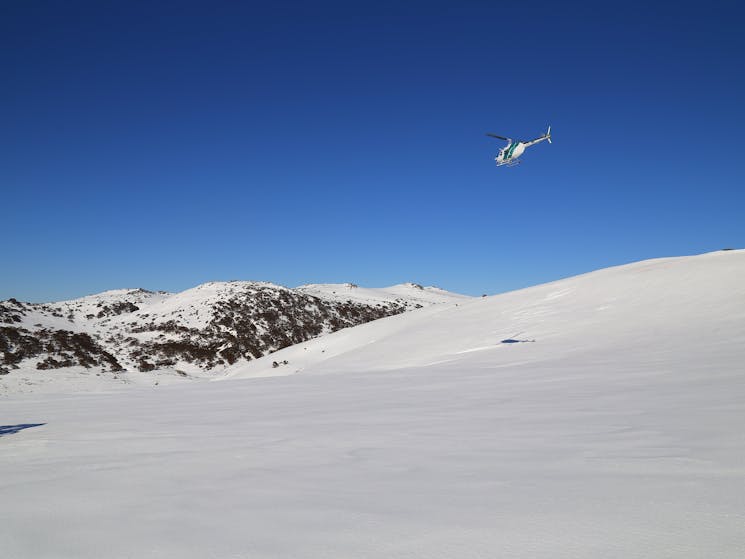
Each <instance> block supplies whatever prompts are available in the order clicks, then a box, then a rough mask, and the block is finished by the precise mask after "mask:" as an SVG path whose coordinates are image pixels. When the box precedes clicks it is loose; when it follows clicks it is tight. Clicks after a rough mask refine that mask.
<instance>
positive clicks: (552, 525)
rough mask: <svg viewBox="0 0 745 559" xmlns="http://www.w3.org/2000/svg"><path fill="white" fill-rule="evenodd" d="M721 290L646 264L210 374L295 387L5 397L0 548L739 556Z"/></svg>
mask: <svg viewBox="0 0 745 559" xmlns="http://www.w3.org/2000/svg"><path fill="white" fill-rule="evenodd" d="M743 278H745V251H732V252H721V253H711V254H705V255H701V256H695V257H685V258H668V259H660V260H652V261H646V262H640V263H636V264H631V265H628V266H622V267H618V268H611V269H607V270H601V271H598V272H594V273H591V274H586V275H583V276H578V277H575V278H570V279H566V280H562V281H557V282H554V283H551V284H547V285H542V286H538V287H534V288H530V289H525V290H521V291H517V292H513V293H507V294H503V295H499V296H494V297H489V298H484V299H475V300H471V301H468V302H464V303H459V304H458V305H457V306H454V305H453V306H448V307H445V306H440V307H430V308H424V309H420V310H417V311H413V312H411V313H406V314H401V315H397V316H393V317H389V318H384V319H381V320H378V321H375V322H371V323H367V324H364V325H362V326H358V327H355V328H350V329H345V330H342V331H339V332H336V333H334V334H330V335H327V336H324V337H321V338H317V339H315V340H312V341H311V342H308V343H305V344H301V345H299V346H297V347H290V348H286V349H284V350H281V351H279V352H277V353H275V354H273V355H271V356H268V357H265V358H262V359H258V360H256V361H253V362H250V363H248V364H243V365H240V366H238V365H236V367H235V368H234V369H233V370H232V371H231V374H232V375H233V376H234V377H252V376H265V375H272V374H277V371H280V370H281V371H283V373H294V372H295V371H296V370H297V371H298V373H297V374H286V375H285V376H275V377H272V378H253V379H248V380H242V379H237V378H232V379H228V380H224V381H220V382H211V383H194V384H179V385H175V386H168V387H164V386H160V387H158V388H152V387H147V388H145V387H141V388H133V389H131V390H127V391H119V392H112V393H108V394H79V395H43V394H31V395H13V396H9V397H6V398H4V399H2V400H0V418H1V420H0V423H1V424H2V425H0V495H2V499H0V550H2V554H1V555H2V556H4V557H13V558H18V559H24V558H34V559H44V558H68V557H69V558H73V557H74V558H99V557H107V558H125V557H136V558H138V559H139V558H200V559H201V558H205V557H216V558H252V559H253V558H288V557H303V558H349V557H356V558H357V557H359V558H391V557H406V558H433V557H442V558H454V557H457V558H459V559H463V558H466V559H468V558H492V557H521V558H531V559H535V558H546V559H548V558H551V559H556V558H560V559H561V558H567V559H568V558H572V559H575V558H587V559H589V558H593V559H596V558H599V557H603V558H623V559H629V558H639V559H641V558H645V559H646V558H649V557H655V558H673V557H675V558H679V557H691V558H694V557H695V558H704V557H705V558H724V557H726V558H733V559H735V558H741V557H745V429H744V428H743V425H745V281H743ZM278 359H287V360H288V361H290V362H292V363H297V364H298V366H296V367H295V368H289V367H286V368H281V367H280V368H273V367H272V366H271V361H273V360H274V361H276V360H278ZM301 359H302V363H301V362H300V360H301ZM291 369H292V370H291Z"/></svg>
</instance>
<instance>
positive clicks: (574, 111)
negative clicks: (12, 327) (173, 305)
mask: <svg viewBox="0 0 745 559" xmlns="http://www.w3.org/2000/svg"><path fill="white" fill-rule="evenodd" d="M743 15H744V14H743V10H742V9H741V8H739V7H738V4H737V3H736V2H718V1H716V0H715V1H710V2H706V3H703V4H702V3H701V2H618V3H606V2H586V3H575V2H540V1H530V2H493V1H484V2H468V1H465V2H464V1H457V2H456V1H453V2H437V1H431V0H429V1H427V2H387V1H382V2H369V3H362V2H346V1H345V2H237V1H215V0H212V1H209V2H208V1H199V2H195V1H183V0H179V1H172V2H163V1H147V2H145V1H133V0H126V1H100V0H96V1H90V2H82V1H77V0H70V1H65V2H58V1H49V2H45V1H40V0H38V1H37V0H35V1H33V2H31V1H28V0H6V1H4V2H2V3H0V69H1V70H2V74H1V76H2V78H0V79H1V80H2V86H1V87H0V192H1V199H0V204H1V207H2V209H3V211H2V212H1V214H0V215H2V219H0V235H1V237H0V238H1V239H2V260H0V262H2V264H0V266H1V267H2V270H1V272H0V299H5V298H9V297H16V298H18V299H22V300H32V301H45V300H59V299H64V298H73V297H78V296H82V295H85V294H89V293H94V292H98V291H103V290H106V289H113V288H121V287H144V288H147V289H163V290H169V291H178V290H182V289H186V288H189V287H192V286H195V285H197V284H199V283H201V282H204V281H210V280H230V279H252V280H266V281H273V282H276V283H280V284H284V285H288V286H295V285H299V284H302V283H311V282H345V281H352V282H355V283H359V284H361V285H366V286H372V287H379V286H384V285H390V284H394V283H400V282H404V281H415V282H418V283H422V284H427V285H430V284H434V285H438V286H440V287H443V288H445V289H449V290H452V291H458V292H463V293H470V294H474V295H478V294H481V293H496V292H501V291H506V290H510V289H515V288H520V287H525V286H528V285H534V284H537V283H542V282H545V281H551V280H554V279H559V278H561V277H566V276H569V275H574V274H578V273H582V272H586V271H590V270H593V269H597V268H602V267H606V266H610V265H615V264H623V263H626V262H630V261H635V260H641V259H645V258H652V257H659V256H674V255H685V254H695V253H700V252H706V251H710V250H717V249H720V248H724V247H742V246H743V245H745V242H744V239H745V194H744V190H745V188H744V186H745V181H743V179H744V178H745V171H744V169H743V155H742V154H743V152H744V148H745V139H743V127H744V126H745V101H744V100H745V72H744V71H743V58H745V34H743V33H742V22H743V20H744V19H743ZM549 123H550V124H551V125H552V131H553V139H554V143H553V144H552V145H548V144H547V143H545V142H544V143H542V144H539V145H537V146H535V147H533V148H531V149H530V150H529V151H528V152H527V153H526V154H525V155H524V156H523V160H524V161H523V164H522V165H520V166H518V167H515V168H496V167H495V166H494V161H493V157H494V155H495V152H496V149H497V148H498V146H499V145H500V142H498V141H496V140H492V139H490V138H487V137H486V136H485V135H484V133H485V132H494V133H497V134H503V135H508V136H515V137H523V138H526V137H527V138H530V137H534V136H537V135H539V134H540V133H541V132H542V131H543V130H544V129H545V126H546V125H547V124H549Z"/></svg>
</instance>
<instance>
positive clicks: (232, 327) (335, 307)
mask: <svg viewBox="0 0 745 559" xmlns="http://www.w3.org/2000/svg"><path fill="white" fill-rule="evenodd" d="M468 298H469V297H466V296H463V295H457V294H453V293H448V292H446V291H442V290H439V289H437V288H431V287H426V288H425V287H422V286H418V285H416V284H403V285H399V286H393V287H390V288H383V289H369V288H358V287H357V286H355V285H353V284H339V285H332V284H329V285H316V286H303V287H300V288H295V289H290V288H286V287H282V286H279V285H274V284H271V283H266V282H246V281H233V282H210V283H205V284H202V285H199V286H197V287H195V288H192V289H189V290H186V291H183V292H181V293H173V294H171V293H166V292H162V291H161V292H152V291H147V290H144V289H120V290H113V291H106V292H103V293H99V294H96V295H91V296H87V297H83V298H80V299H74V300H70V301H62V302H58V303H48V304H36V303H24V302H20V301H17V300H15V299H9V300H7V301H3V302H0V375H16V374H23V375H25V377H27V378H28V379H29V382H30V383H31V384H33V374H34V373H37V372H38V371H45V370H51V369H61V368H66V369H69V368H71V367H72V368H74V367H78V368H82V369H83V370H84V371H82V372H95V373H97V374H99V376H100V375H101V374H102V373H105V374H108V375H109V376H111V375H112V374H113V375H116V374H117V373H120V372H123V371H140V372H150V371H154V370H163V369H166V370H171V371H172V372H174V373H175V372H176V371H178V374H179V375H180V376H187V375H197V376H202V375H204V374H205V373H208V372H214V371H217V370H222V369H224V368H225V367H227V366H229V365H232V364H235V363H237V362H241V361H248V360H252V359H256V358H258V357H261V356H263V355H266V354H269V353H272V352H274V351H276V350H278V349H281V348H283V347H287V346H290V345H293V344H297V343H300V342H304V341H306V340H309V339H311V338H313V337H316V336H320V335H322V334H326V333H329V332H334V331H336V330H340V329H342V328H347V327H350V326H356V325H358V324H362V323H365V322H369V321H371V320H376V319H378V318H382V317H386V316H391V315H395V314H399V313H403V312H405V311H409V310H414V309H418V308H422V307H426V306H430V305H434V304H442V303H452V302H457V301H462V300H464V299H468ZM0 378H2V377H0Z"/></svg>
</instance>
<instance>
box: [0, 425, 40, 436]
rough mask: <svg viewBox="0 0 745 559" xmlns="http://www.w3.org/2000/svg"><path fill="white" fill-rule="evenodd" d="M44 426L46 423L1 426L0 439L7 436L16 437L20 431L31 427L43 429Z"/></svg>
mask: <svg viewBox="0 0 745 559" xmlns="http://www.w3.org/2000/svg"><path fill="white" fill-rule="evenodd" d="M42 425H46V423H19V424H18V425H0V437H3V436H5V435H14V434H15V433H18V431H23V430H24V429H30V428H31V427H41V426H42Z"/></svg>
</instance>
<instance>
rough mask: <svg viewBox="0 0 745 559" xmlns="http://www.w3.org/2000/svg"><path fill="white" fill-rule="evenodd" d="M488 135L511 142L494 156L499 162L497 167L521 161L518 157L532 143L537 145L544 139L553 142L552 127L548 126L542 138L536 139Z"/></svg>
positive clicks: (488, 134)
mask: <svg viewBox="0 0 745 559" xmlns="http://www.w3.org/2000/svg"><path fill="white" fill-rule="evenodd" d="M486 135H487V136H490V137H492V138H497V139H499V140H506V141H507V142H509V143H508V144H507V145H506V146H504V147H503V148H502V149H500V150H499V153H498V154H497V156H496V157H495V158H494V161H496V162H497V167H500V166H502V165H507V166H509V167H512V166H513V165H517V164H518V163H520V161H519V160H518V157H520V156H521V155H522V154H523V152H524V151H525V148H528V147H530V146H532V145H535V144H537V143H539V142H542V141H543V140H548V143H549V144H550V143H551V127H550V126H549V127H548V130H546V133H545V134H544V135H543V136H541V137H540V138H536V139H535V140H528V141H524V140H513V139H512V138H505V137H504V136H497V135H496V134H491V133H487V134H486Z"/></svg>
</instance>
